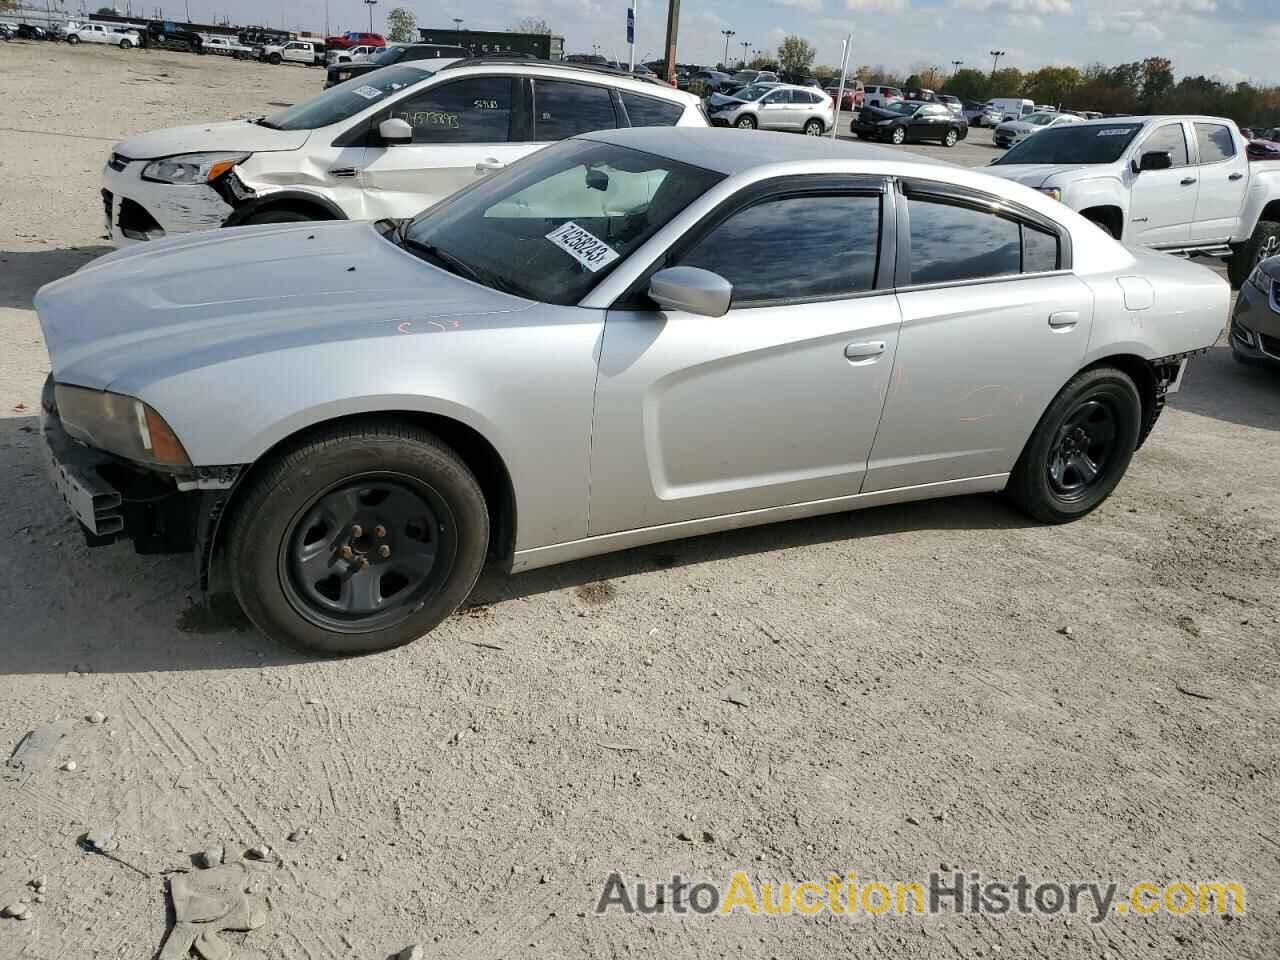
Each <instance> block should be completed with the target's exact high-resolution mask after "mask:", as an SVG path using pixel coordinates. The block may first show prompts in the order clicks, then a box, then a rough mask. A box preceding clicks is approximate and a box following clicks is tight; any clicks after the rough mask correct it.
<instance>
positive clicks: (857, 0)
mask: <svg viewBox="0 0 1280 960" xmlns="http://www.w3.org/2000/svg"><path fill="white" fill-rule="evenodd" d="M907 6H908V4H907V0H844V8H845V9H846V10H863V11H866V12H868V13H904V12H906V9H907Z"/></svg>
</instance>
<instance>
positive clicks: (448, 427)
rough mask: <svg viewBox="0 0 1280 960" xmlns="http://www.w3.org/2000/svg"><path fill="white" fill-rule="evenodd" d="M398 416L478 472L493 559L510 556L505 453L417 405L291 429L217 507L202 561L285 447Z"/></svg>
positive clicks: (212, 558) (211, 561) (212, 556)
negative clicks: (243, 497)
mask: <svg viewBox="0 0 1280 960" xmlns="http://www.w3.org/2000/svg"><path fill="white" fill-rule="evenodd" d="M375 420H376V421H383V422H385V421H387V420H398V421H401V422H406V423H412V424H414V425H415V426H418V427H421V428H423V429H425V430H429V431H430V432H431V433H433V434H435V436H437V437H439V438H440V440H441V441H442V442H443V443H445V444H447V445H448V446H449V447H450V448H451V449H452V450H453V452H454V453H456V454H457V455H458V457H459V458H460V459H461V460H462V461H463V463H465V464H466V465H467V468H468V469H469V470H470V471H471V472H472V474H473V475H474V476H475V478H476V481H477V482H478V483H479V484H480V489H481V491H482V492H483V493H484V499H485V504H486V506H487V508H488V511H489V559H490V560H491V561H496V562H505V561H507V560H508V559H509V558H510V557H511V554H512V552H513V550H514V549H515V534H516V505H515V488H514V487H513V485H512V483H511V474H510V472H509V471H508V470H507V465H506V463H505V462H504V461H503V459H502V456H501V454H499V453H498V451H497V450H496V449H495V448H494V446H493V444H491V443H490V442H489V441H488V440H487V439H486V438H485V437H484V436H483V435H482V434H481V433H480V432H479V431H477V430H475V429H473V428H472V427H469V426H467V425H466V424H465V423H462V422H461V421H458V420H454V419H452V418H451V417H445V416H440V415H438V414H430V413H422V412H420V411H412V410H389V411H385V412H380V413H376V414H355V415H352V416H349V417H338V418H335V419H333V420H324V421H321V422H320V423H314V424H311V425H310V426H308V427H306V428H305V429H303V430H300V431H298V432H297V433H294V434H290V435H289V436H287V437H284V438H283V439H281V440H280V441H279V442H278V443H276V444H275V445H274V446H272V447H271V448H270V449H269V450H267V451H266V452H265V453H264V454H263V455H262V456H260V457H258V459H257V460H255V461H254V462H253V463H252V464H250V465H249V466H248V468H246V469H245V470H244V471H242V472H241V474H240V476H239V477H238V478H237V481H236V484H235V486H234V487H233V488H232V489H231V490H230V491H229V494H228V497H227V499H226V501H225V502H224V503H223V504H222V505H221V508H220V509H219V510H218V511H217V517H218V520H217V529H216V530H213V531H210V534H211V535H212V537H213V539H212V541H211V543H210V547H209V549H207V550H206V551H205V557H206V558H207V559H204V560H201V565H202V566H205V565H207V566H208V567H209V568H212V567H213V566H214V565H215V563H216V562H217V560H218V557H219V556H220V555H221V553H222V551H223V549H224V548H225V546H226V537H227V531H228V530H230V529H231V518H232V517H233V516H234V515H235V512H236V509H237V506H238V501H239V499H240V496H241V495H242V494H243V492H244V491H245V490H248V489H250V488H251V486H252V480H253V478H254V477H255V476H257V475H258V474H259V473H260V472H261V471H263V470H265V469H267V468H268V467H269V465H270V464H271V463H272V462H273V461H274V460H275V459H276V458H277V457H279V456H281V455H282V453H283V452H285V451H287V450H290V449H293V448H294V447H295V446H297V445H298V444H300V443H305V442H306V441H307V439H308V438H309V437H310V436H312V435H314V434H316V433H318V432H321V431H324V430H329V429H332V428H333V427H335V426H339V425H341V426H346V427H352V426H357V427H358V425H359V423H360V422H361V421H370V422H372V421H375ZM210 574H211V569H204V570H202V571H201V579H202V580H207V578H209V577H210Z"/></svg>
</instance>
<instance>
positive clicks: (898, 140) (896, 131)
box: [889, 127, 907, 146]
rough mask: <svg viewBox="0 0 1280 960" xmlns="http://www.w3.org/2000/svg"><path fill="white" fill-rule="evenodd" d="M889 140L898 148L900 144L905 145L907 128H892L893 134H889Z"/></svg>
mask: <svg viewBox="0 0 1280 960" xmlns="http://www.w3.org/2000/svg"><path fill="white" fill-rule="evenodd" d="M889 139H890V140H892V141H893V142H894V143H895V144H897V145H898V146H901V145H902V144H904V143H906V142H907V128H906V127H894V128H893V133H891V134H889Z"/></svg>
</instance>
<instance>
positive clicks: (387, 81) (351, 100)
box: [259, 64, 431, 130]
mask: <svg viewBox="0 0 1280 960" xmlns="http://www.w3.org/2000/svg"><path fill="white" fill-rule="evenodd" d="M429 76H431V71H430V70H425V69H423V68H422V67H417V66H413V67H411V66H408V65H407V64H406V65H404V66H399V67H386V68H385V69H382V70H374V71H373V72H372V73H366V74H365V75H364V76H363V77H360V78H359V82H358V83H352V82H347V83H340V84H338V85H337V86H336V87H330V88H329V89H328V90H326V91H325V92H324V93H322V94H320V96H318V97H315V98H314V99H311V100H308V101H307V102H306V103H299V104H296V105H294V106H292V107H290V108H289V109H288V110H281V111H280V112H279V113H275V114H272V115H271V116H270V117H268V118H267V119H265V120H262V121H259V122H260V123H261V124H262V125H263V126H264V127H270V128H271V129H273V130H316V129H318V128H320V127H327V126H329V124H331V123H338V122H340V121H342V120H346V119H347V118H348V117H354V116H355V115H356V114H357V113H359V112H360V111H361V110H366V109H368V108H369V107H372V106H374V105H375V104H377V103H378V102H379V101H381V100H382V99H384V98H385V97H386V96H387V95H388V94H392V93H397V92H398V91H400V90H403V89H404V88H405V87H408V86H411V85H412V84H415V83H421V82H422V81H423V80H425V79H427V77H429Z"/></svg>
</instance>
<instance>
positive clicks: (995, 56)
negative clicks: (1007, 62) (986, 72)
mask: <svg viewBox="0 0 1280 960" xmlns="http://www.w3.org/2000/svg"><path fill="white" fill-rule="evenodd" d="M1006 52H1007V51H1005V50H988V51H987V53H989V54H991V78H992V79H993V80H994V79H995V75H996V64H998V63H999V62H1000V58H1001V57H1003V56H1004V55H1005V53H1006Z"/></svg>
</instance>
